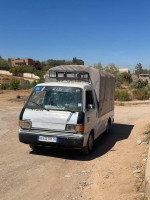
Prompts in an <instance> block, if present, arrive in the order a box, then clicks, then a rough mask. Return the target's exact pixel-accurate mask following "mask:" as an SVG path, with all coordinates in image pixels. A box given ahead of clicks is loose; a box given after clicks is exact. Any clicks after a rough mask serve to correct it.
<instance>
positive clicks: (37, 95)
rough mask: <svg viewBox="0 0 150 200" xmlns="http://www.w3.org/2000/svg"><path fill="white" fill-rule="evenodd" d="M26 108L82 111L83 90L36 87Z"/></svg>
mask: <svg viewBox="0 0 150 200" xmlns="http://www.w3.org/2000/svg"><path fill="white" fill-rule="evenodd" d="M26 108H29V109H46V110H64V111H65V110H66V111H71V112H80V111H82V89H81V88H74V87H61V86H60V87H56V86H46V87H41V86H39V87H35V88H34V90H33V93H32V95H31V96H30V98H29V100H28V102H27V104H26Z"/></svg>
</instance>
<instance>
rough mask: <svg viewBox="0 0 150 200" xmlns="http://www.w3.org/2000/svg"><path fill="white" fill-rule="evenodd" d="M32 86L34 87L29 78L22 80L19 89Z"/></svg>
mask: <svg viewBox="0 0 150 200" xmlns="http://www.w3.org/2000/svg"><path fill="white" fill-rule="evenodd" d="M31 87H32V85H31V83H30V82H29V81H28V80H24V81H22V82H21V83H20V85H19V89H21V90H25V89H30V88H31Z"/></svg>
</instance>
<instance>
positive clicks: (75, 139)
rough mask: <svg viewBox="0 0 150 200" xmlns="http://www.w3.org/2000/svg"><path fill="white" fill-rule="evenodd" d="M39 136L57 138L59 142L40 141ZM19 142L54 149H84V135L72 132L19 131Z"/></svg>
mask: <svg viewBox="0 0 150 200" xmlns="http://www.w3.org/2000/svg"><path fill="white" fill-rule="evenodd" d="M39 136H46V137H56V138H57V142H47V141H46V142H45V141H39V140H38V138H39ZM19 140H20V142H22V143H25V144H35V145H41V146H54V147H59V146H62V147H69V148H82V147H83V140H84V137H83V135H82V134H79V133H78V134H74V133H71V132H65V131H64V132H60V131H52V130H43V129H42V130H41V129H31V130H24V129H20V130H19Z"/></svg>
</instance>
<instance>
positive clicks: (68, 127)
mask: <svg viewBox="0 0 150 200" xmlns="http://www.w3.org/2000/svg"><path fill="white" fill-rule="evenodd" d="M66 131H73V132H76V131H77V128H76V125H74V124H66Z"/></svg>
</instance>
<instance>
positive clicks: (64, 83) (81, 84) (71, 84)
mask: <svg viewBox="0 0 150 200" xmlns="http://www.w3.org/2000/svg"><path fill="white" fill-rule="evenodd" d="M90 85H91V84H90V83H88V82H76V81H71V82H70V81H61V82H58V81H57V82H47V83H40V84H38V85H37V86H64V87H78V88H84V87H86V86H90Z"/></svg>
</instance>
